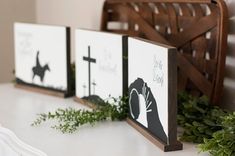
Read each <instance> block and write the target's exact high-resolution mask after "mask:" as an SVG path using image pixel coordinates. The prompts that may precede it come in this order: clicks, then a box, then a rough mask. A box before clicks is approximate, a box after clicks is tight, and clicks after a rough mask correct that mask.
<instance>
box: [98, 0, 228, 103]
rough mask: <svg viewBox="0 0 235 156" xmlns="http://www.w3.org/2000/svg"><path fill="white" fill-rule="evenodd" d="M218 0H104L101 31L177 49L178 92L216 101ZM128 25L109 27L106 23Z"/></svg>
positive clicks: (222, 48) (220, 38) (221, 59)
mask: <svg viewBox="0 0 235 156" xmlns="http://www.w3.org/2000/svg"><path fill="white" fill-rule="evenodd" d="M227 12H228V11H227V7H226V5H225V2H224V1H223V0H213V1H211V0H106V1H105V3H104V7H103V14H102V20H101V30H103V31H109V32H114V33H122V34H123V33H124V34H128V35H130V36H134V37H141V38H145V39H149V40H152V41H156V42H159V43H163V44H168V45H171V46H175V47H176V48H177V49H178V55H177V58H178V84H177V86H178V91H182V90H185V91H188V92H189V93H191V94H192V95H195V96H201V95H206V96H208V97H209V99H210V102H211V103H212V104H214V105H219V104H220V99H221V96H222V91H223V80H224V70H225V56H226V50H227V31H228V28H227V26H228V13H227ZM117 22H118V23H119V24H127V28H123V27H122V26H121V27H120V28H112V27H110V26H109V24H110V23H117Z"/></svg>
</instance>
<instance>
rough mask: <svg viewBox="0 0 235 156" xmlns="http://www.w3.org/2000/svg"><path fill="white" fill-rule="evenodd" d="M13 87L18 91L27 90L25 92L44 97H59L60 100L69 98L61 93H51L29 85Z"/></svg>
mask: <svg viewBox="0 0 235 156" xmlns="http://www.w3.org/2000/svg"><path fill="white" fill-rule="evenodd" d="M14 86H15V88H19V89H23V90H27V91H32V92H36V93H40V94H45V95H51V96H56V97H61V98H65V97H68V96H69V95H67V94H66V93H63V92H59V91H52V90H48V89H44V88H39V87H34V86H29V85H24V84H15V85H14Z"/></svg>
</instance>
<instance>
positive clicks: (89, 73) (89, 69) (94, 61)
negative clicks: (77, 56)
mask: <svg viewBox="0 0 235 156" xmlns="http://www.w3.org/2000/svg"><path fill="white" fill-rule="evenodd" d="M90 49H91V47H90V46H88V57H85V56H84V57H83V60H84V61H87V62H88V89H89V96H90V95H91V63H96V59H94V58H91V52H90Z"/></svg>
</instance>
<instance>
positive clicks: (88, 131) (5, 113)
mask: <svg viewBox="0 0 235 156" xmlns="http://www.w3.org/2000/svg"><path fill="white" fill-rule="evenodd" d="M66 107H73V108H76V109H86V107H85V106H83V105H80V104H78V103H76V102H74V101H73V99H72V98H69V99H62V98H57V97H52V96H47V95H42V94H38V93H34V92H28V91H24V90H21V89H16V88H14V87H13V85H12V84H1V85H0V123H1V124H2V126H3V127H6V128H8V129H10V130H11V131H13V132H14V133H15V134H16V135H17V137H19V138H20V139H21V140H22V141H24V142H25V143H27V144H29V145H31V146H33V147H35V148H37V149H39V150H41V151H43V152H45V153H46V154H47V155H48V156H197V155H200V156H205V155H207V154H205V153H200V154H198V149H197V148H196V145H193V144H188V143H184V149H183V150H182V151H176V152H167V153H164V152H162V151H161V150H160V149H159V148H158V147H156V146H155V145H154V144H152V143H151V142H150V141H149V140H147V139H146V138H145V137H143V136H142V135H141V134H140V133H139V132H137V131H136V130H135V129H133V128H132V127H131V126H129V125H128V124H127V123H126V122H124V121H123V122H103V123H98V124H96V125H95V126H94V127H91V126H89V125H87V126H83V127H81V128H80V129H79V131H77V132H76V133H74V134H62V133H61V132H59V131H57V130H54V129H51V128H50V126H51V125H52V123H49V122H46V123H43V124H42V125H39V126H37V127H32V126H30V124H31V123H32V121H34V119H35V118H36V114H38V113H46V112H48V111H53V110H56V109H57V108H66Z"/></svg>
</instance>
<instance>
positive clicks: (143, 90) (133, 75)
mask: <svg viewBox="0 0 235 156" xmlns="http://www.w3.org/2000/svg"><path fill="white" fill-rule="evenodd" d="M128 71H129V75H128V77H129V78H128V84H129V108H130V117H131V118H133V119H134V120H136V121H137V122H138V123H139V124H141V125H142V126H144V127H145V128H147V129H148V130H149V131H150V132H151V133H152V134H154V135H156V136H157V137H158V138H160V139H161V140H162V141H164V142H167V140H168V48H166V47H163V46H158V45H156V44H152V43H149V42H145V41H142V40H138V39H135V38H129V39H128Z"/></svg>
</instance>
